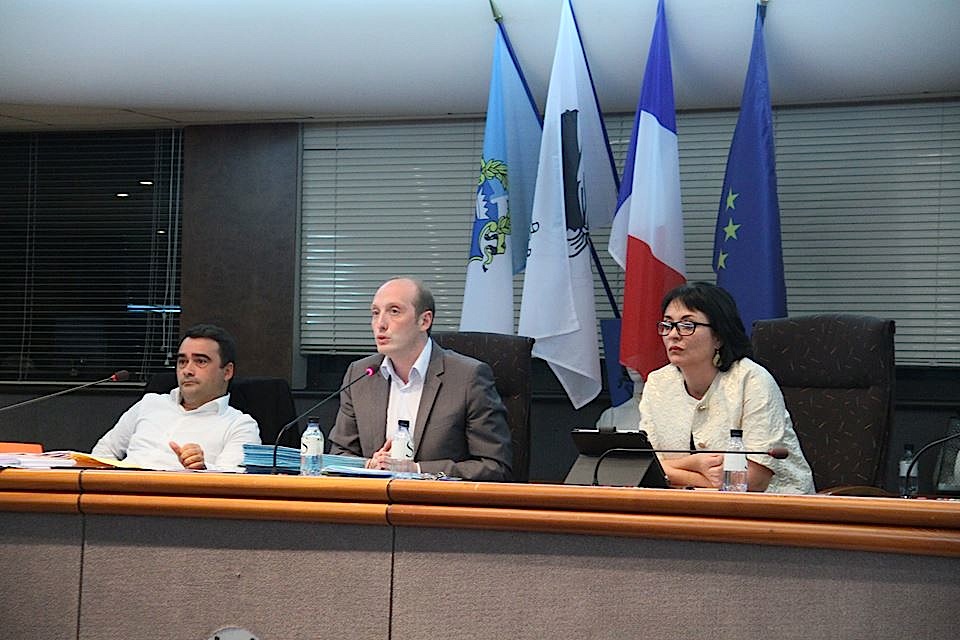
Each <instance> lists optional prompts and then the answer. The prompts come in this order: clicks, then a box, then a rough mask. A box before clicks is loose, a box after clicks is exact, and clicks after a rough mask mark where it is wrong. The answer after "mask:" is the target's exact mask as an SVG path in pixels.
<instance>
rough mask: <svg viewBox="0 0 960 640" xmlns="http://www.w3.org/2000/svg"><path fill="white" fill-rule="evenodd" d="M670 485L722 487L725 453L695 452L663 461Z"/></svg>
mask: <svg viewBox="0 0 960 640" xmlns="http://www.w3.org/2000/svg"><path fill="white" fill-rule="evenodd" d="M661 462H662V464H663V468H664V471H665V472H666V474H667V478H669V479H670V485H671V486H674V487H709V488H713V489H718V488H720V484H721V483H722V482H723V455H722V454H719V453H695V454H692V455H689V456H683V457H680V458H665V459H663V460H662V461H661Z"/></svg>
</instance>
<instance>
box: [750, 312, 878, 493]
mask: <svg viewBox="0 0 960 640" xmlns="http://www.w3.org/2000/svg"><path fill="white" fill-rule="evenodd" d="M894 331H895V326H894V322H893V321H892V320H883V319H880V318H874V317H870V316H861V315H850V314H820V315H811V316H800V317H795V318H779V319H775V320H758V321H757V322H756V323H754V325H753V334H752V337H751V341H752V342H753V349H754V354H755V359H756V361H757V362H759V363H760V364H762V365H763V366H764V367H766V368H767V370H768V371H770V373H771V374H773V377H774V378H775V379H776V380H777V382H778V383H779V385H780V389H781V390H782V391H783V397H784V400H785V402H786V405H787V410H788V411H789V412H790V416H791V418H792V419H793V426H794V429H795V430H796V432H797V437H798V438H799V439H800V446H801V447H802V448H803V452H804V455H805V456H806V458H807V461H808V462H809V463H810V466H811V467H812V469H813V482H814V485H815V486H816V487H817V489H818V490H820V493H833V494H847V495H884V491H883V490H882V488H881V485H882V482H883V472H884V468H885V466H884V465H885V461H886V453H887V441H888V438H889V435H890V429H891V426H892V424H893V390H894V341H893V335H894ZM887 495H889V494H887Z"/></svg>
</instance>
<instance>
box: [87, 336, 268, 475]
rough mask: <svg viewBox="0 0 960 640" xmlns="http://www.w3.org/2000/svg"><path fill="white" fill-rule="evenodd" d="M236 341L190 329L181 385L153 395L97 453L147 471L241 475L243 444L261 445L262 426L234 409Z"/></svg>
mask: <svg viewBox="0 0 960 640" xmlns="http://www.w3.org/2000/svg"><path fill="white" fill-rule="evenodd" d="M236 351H237V349H236V341H235V340H234V338H233V336H231V335H230V334H229V333H227V331H225V330H224V329H222V328H220V327H217V326H215V325H210V324H199V325H195V326H193V327H190V328H189V329H187V331H186V332H185V333H184V337H183V339H182V340H181V341H180V348H179V349H178V352H177V387H176V388H174V389H173V390H171V391H170V393H167V394H156V393H148V394H146V395H144V396H143V398H142V399H141V400H140V401H139V402H137V403H136V404H135V405H133V406H132V407H130V409H128V410H127V411H126V412H125V413H124V414H123V415H122V416H120V420H119V421H117V424H116V425H114V427H113V428H112V429H111V430H110V431H108V432H107V433H106V434H104V436H103V437H102V438H100V440H99V442H97V444H96V446H94V448H93V451H92V452H91V453H92V454H93V455H95V456H101V457H109V458H115V459H117V460H123V461H125V462H127V463H130V464H133V465H136V466H138V467H142V468H145V469H213V470H218V471H235V470H237V469H238V468H239V466H240V464H241V463H242V462H243V444H244V443H246V442H250V443H256V444H259V443H260V430H259V429H258V427H257V422H256V421H255V420H254V419H253V418H251V417H250V416H248V415H247V414H245V413H242V412H240V411H238V410H237V409H234V408H233V407H231V406H230V405H229V402H230V395H229V394H228V393H227V386H228V385H229V383H230V380H231V379H232V378H233V375H234V372H235V368H236V364H235V361H236Z"/></svg>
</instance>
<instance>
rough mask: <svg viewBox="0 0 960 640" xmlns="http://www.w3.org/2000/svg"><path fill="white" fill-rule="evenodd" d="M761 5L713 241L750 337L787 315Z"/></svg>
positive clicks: (721, 282)
mask: <svg viewBox="0 0 960 640" xmlns="http://www.w3.org/2000/svg"><path fill="white" fill-rule="evenodd" d="M765 9H766V7H764V6H763V5H758V6H757V17H756V22H755V23H754V28H753V48H752V49H751V51H750V64H749V66H748V67H747V78H746V81H745V82H744V86H743V97H742V98H741V99H740V116H739V117H738V119H737V127H736V129H735V130H734V132H733V141H732V142H731V143H730V154H729V155H728V156H727V172H726V174H725V176H724V178H723V191H722V193H721V196H720V211H719V213H718V215H717V227H716V233H715V236H714V242H713V270H714V272H716V274H717V285H718V286H721V287H723V288H724V289H726V290H727V291H729V292H730V294H731V295H732V296H733V298H734V300H736V302H737V307H738V308H739V310H740V316H741V317H742V318H743V324H744V326H745V328H746V330H747V333H748V334H749V333H750V331H751V329H752V327H753V322H754V321H755V320H761V319H764V318H780V317H784V316H786V315H787V293H786V286H785V285H784V278H783V252H782V250H781V246H780V203H779V200H778V199H777V172H776V156H775V153H774V132H773V115H772V113H771V110H770V85H769V83H768V81H767V59H766V58H767V57H766V49H765V47H764V43H763V18H764V12H765Z"/></svg>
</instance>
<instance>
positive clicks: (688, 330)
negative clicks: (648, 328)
mask: <svg viewBox="0 0 960 640" xmlns="http://www.w3.org/2000/svg"><path fill="white" fill-rule="evenodd" d="M712 326H713V325H712V324H710V323H709V322H694V321H693V320H680V321H679V322H670V321H668V320H663V321H662V322H658V323H657V333H658V334H660V335H661V336H665V335H668V334H669V333H670V332H671V331H673V328H674V327H676V328H677V333H679V334H680V335H682V336H692V335H693V332H694V331H696V330H697V327H712Z"/></svg>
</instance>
